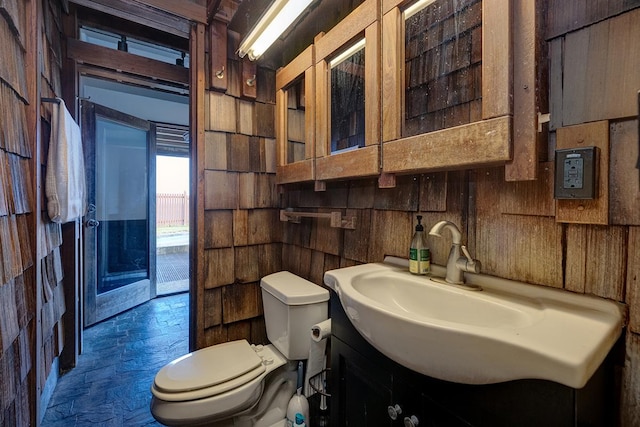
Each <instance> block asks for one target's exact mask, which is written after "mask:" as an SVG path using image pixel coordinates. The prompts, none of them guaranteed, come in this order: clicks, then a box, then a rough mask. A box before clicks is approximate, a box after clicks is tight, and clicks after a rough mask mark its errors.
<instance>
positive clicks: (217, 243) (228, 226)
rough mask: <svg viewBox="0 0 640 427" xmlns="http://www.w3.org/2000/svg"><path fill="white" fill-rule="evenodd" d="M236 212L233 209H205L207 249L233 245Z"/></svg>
mask: <svg viewBox="0 0 640 427" xmlns="http://www.w3.org/2000/svg"><path fill="white" fill-rule="evenodd" d="M235 212H236V211H231V210H217V211H210V210H205V211H204V247H205V249H212V248H229V247H231V246H233V243H234V231H235V228H234V227H235V223H234V221H233V218H234V215H235Z"/></svg>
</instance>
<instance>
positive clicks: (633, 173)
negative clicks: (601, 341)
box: [609, 120, 640, 332]
mask: <svg viewBox="0 0 640 427" xmlns="http://www.w3.org/2000/svg"><path fill="white" fill-rule="evenodd" d="M610 129H611V130H610V135H611V169H610V183H609V203H610V206H609V212H610V216H611V217H610V220H611V224H616V225H640V196H639V195H640V172H639V171H638V169H637V167H636V165H637V160H638V156H639V155H640V153H638V138H639V133H640V132H639V130H638V120H627V121H621V122H613V123H611V126H610ZM639 332H640V331H639Z"/></svg>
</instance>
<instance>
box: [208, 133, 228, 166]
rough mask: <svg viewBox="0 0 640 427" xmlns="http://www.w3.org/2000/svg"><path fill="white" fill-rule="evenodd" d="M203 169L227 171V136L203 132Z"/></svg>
mask: <svg viewBox="0 0 640 427" xmlns="http://www.w3.org/2000/svg"><path fill="white" fill-rule="evenodd" d="M204 144H205V146H204V155H205V160H204V167H205V168H206V169H217V170H223V171H224V170H227V169H228V162H227V160H228V157H227V134H226V133H224V132H205V141H204Z"/></svg>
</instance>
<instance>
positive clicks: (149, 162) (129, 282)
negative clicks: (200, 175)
mask: <svg viewBox="0 0 640 427" xmlns="http://www.w3.org/2000/svg"><path fill="white" fill-rule="evenodd" d="M80 80H81V81H80V83H81V94H82V97H83V98H90V99H91V101H94V102H89V101H86V100H85V101H83V102H82V104H83V107H82V109H81V110H82V111H81V114H82V115H83V116H84V115H85V113H86V112H88V107H85V105H93V106H95V107H93V108H94V109H95V108H97V109H99V110H100V111H102V112H104V111H110V112H111V113H110V114H112V115H114V116H116V117H119V118H125V117H126V118H127V120H130V121H134V122H135V123H137V124H142V123H145V124H146V126H147V128H148V131H146V132H147V134H145V135H146V136H145V142H144V143H142V142H141V141H140V142H139V143H138V146H142V145H144V146H145V148H146V151H145V153H146V154H145V155H144V156H145V159H144V161H142V157H141V154H140V153H141V151H140V150H133V151H132V150H131V149H129V150H128V151H127V150H125V151H124V152H121V153H120V154H118V155H117V156H116V157H113V158H111V159H109V158H108V157H104V156H105V153H104V152H99V153H98V154H100V155H102V156H103V158H102V159H101V160H99V161H98V162H96V164H99V165H103V166H104V167H103V168H102V172H104V175H105V176H104V177H103V178H101V179H102V182H103V184H101V187H105V184H108V183H116V182H120V183H121V184H122V185H121V186H120V188H119V189H117V191H115V193H114V194H112V195H111V196H109V195H107V199H106V200H102V202H101V203H97V204H95V203H94V204H95V210H94V211H93V212H89V213H88V214H87V216H86V218H85V227H83V231H84V234H85V236H84V241H85V255H84V257H85V259H84V265H85V271H87V272H88V274H85V280H84V282H85V291H84V320H85V321H84V327H87V326H90V325H92V324H94V323H96V322H99V321H101V320H104V319H106V318H109V317H111V316H114V315H116V314H118V313H120V312H122V311H125V310H127V309H129V308H132V307H134V306H137V305H140V304H142V303H144V302H146V301H148V300H149V299H153V298H155V297H156V296H157V295H165V294H172V293H176V292H182V291H188V288H189V268H188V262H189V247H188V245H189V243H188V230H189V229H188V218H189V208H188V203H189V199H188V197H189V194H188V190H189V157H188V155H189V127H188V113H187V111H188V102H189V101H188V95H183V94H173V93H166V92H161V91H154V90H152V89H148V88H141V87H139V86H132V85H124V84H120V83H118V82H113V81H108V80H105V79H98V78H95V77H91V76H87V75H84V76H82V77H81V79H80ZM103 104H107V105H109V107H107V106H105V105H103ZM122 110H124V111H122ZM160 113H162V114H160ZM102 115H104V114H102ZM135 116H138V117H135ZM140 116H142V117H140ZM168 118H171V119H172V120H175V121H177V122H180V121H182V123H177V124H176V123H166V122H164V121H162V122H161V121H158V119H160V120H167V119H168ZM118 120H120V121H118ZM118 120H114V119H109V120H106V121H105V120H103V121H104V122H105V123H106V125H105V124H100V129H99V133H100V135H104V134H105V129H106V130H109V129H112V128H113V127H114V126H116V124H115V123H118V124H119V123H121V122H122V120H121V119H118ZM97 122H99V123H100V120H97ZM84 127H86V128H87V130H88V131H89V132H94V133H95V132H96V129H95V125H94V126H93V129H92V130H89V127H90V126H89V125H88V124H86V125H85V126H84ZM139 127H140V126H138V128H139ZM132 128H135V126H133V127H132V125H131V124H129V123H126V124H125V126H124V128H123V129H127V130H128V129H132ZM136 129H137V128H136ZM112 130H113V129H112ZM112 133H113V135H114V136H115V138H116V139H118V140H119V141H121V140H123V139H126V138H123V135H124V133H123V130H122V129H119V130H118V132H117V133H116V132H112ZM134 133H135V132H134ZM140 135H141V134H138V136H140ZM127 138H128V137H127ZM95 139H96V140H98V139H99V138H95ZM115 145H118V146H120V145H122V143H121V142H117V143H116V144H115ZM139 148H141V147H139ZM134 152H135V153H136V154H135V155H133V154H131V153H134ZM127 153H128V154H127ZM166 158H169V159H171V160H172V162H171V163H170V164H169V166H167V165H166V164H165V162H164V161H163V160H165V159H166ZM159 160H160V162H161V164H160V167H161V169H160V171H159V172H157V162H158V161H159ZM145 165H146V166H145ZM98 171H99V168H95V167H94V170H93V172H98ZM133 175H138V176H140V177H143V178H142V179H144V180H145V186H144V188H143V187H142V186H140V185H139V184H136V183H135V181H133V180H132V179H131V176H133ZM156 176H158V177H159V178H161V179H160V181H157V180H156ZM167 178H169V179H170V180H171V182H173V183H178V182H180V183H183V184H182V185H181V187H180V189H179V190H177V193H181V194H180V196H181V198H182V199H183V201H184V202H186V205H182V206H183V208H182V210H181V211H180V215H181V217H180V218H174V220H176V219H177V221H178V222H179V223H180V227H175V228H173V229H172V230H171V231H179V233H178V234H176V235H172V236H169V237H171V238H170V239H167V238H166V237H167V236H166V235H165V234H164V233H163V235H162V236H158V234H157V232H158V231H161V232H164V231H166V230H165V229H163V228H159V227H158V223H157V221H156V217H157V213H158V210H157V203H158V200H159V197H158V196H159V194H160V193H159V192H157V191H156V185H157V184H158V182H163V181H166V180H167ZM184 183H186V184H184ZM107 187H108V186H107ZM160 191H161V192H165V191H166V190H164V189H161V190H160ZM171 191H173V190H171ZM116 193H117V194H116ZM116 196H117V197H116ZM109 197H110V198H109ZM122 200H124V201H125V202H127V203H128V205H127V206H124V205H122ZM118 203H119V204H120V205H118ZM98 205H100V206H98ZM129 205H130V206H129ZM134 205H135V209H134ZM185 206H186V209H185ZM91 208H92V209H93V207H91ZM143 210H144V211H145V215H144V216H142V215H141V213H142V211H143ZM111 211H113V212H111ZM116 211H118V212H119V215H120V216H127V218H126V219H125V218H124V217H123V218H119V217H118V218H115V217H113V214H114V212H116ZM96 215H99V216H100V218H98V217H96ZM109 215H110V216H109ZM129 216H131V218H129ZM112 217H113V218H112ZM107 218H109V220H107V221H105V220H106V219H107ZM110 219H115V220H117V221H119V222H118V223H117V224H116V223H115V222H113V221H110ZM117 221H116V222H117ZM171 225H174V224H173V223H172V224H171ZM176 225H177V224H176ZM107 232H113V236H112V237H105V236H110V234H108V233H107ZM103 234H105V236H102V235H103ZM158 237H160V238H158ZM143 249H144V250H143ZM158 250H160V251H162V253H161V256H158ZM134 252H135V253H134ZM167 252H169V253H167ZM178 252H179V253H178ZM165 254H166V256H165ZM92 264H93V265H95V271H91V266H92ZM101 267H104V268H101ZM119 267H122V269H120V270H118V268H119ZM134 267H135V268H134ZM121 270H122V271H121ZM101 272H106V273H107V275H108V276H109V280H108V281H105V280H102V279H101V276H100V273H101ZM167 273H170V274H167ZM101 281H102V282H105V283H107V282H108V285H107V286H106V287H105V286H102V285H101ZM158 285H160V286H159V288H160V293H159V294H158Z"/></svg>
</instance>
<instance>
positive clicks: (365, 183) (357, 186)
mask: <svg viewBox="0 0 640 427" xmlns="http://www.w3.org/2000/svg"><path fill="white" fill-rule="evenodd" d="M376 188H377V185H376V181H375V179H359V180H357V181H351V182H350V183H349V194H348V198H347V205H346V206H348V207H349V208H354V209H366V208H373V202H374V200H375V192H376Z"/></svg>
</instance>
